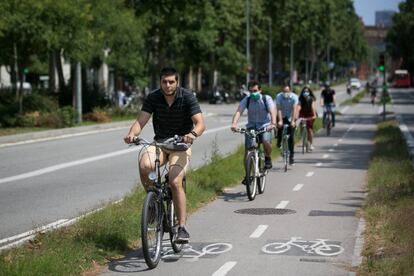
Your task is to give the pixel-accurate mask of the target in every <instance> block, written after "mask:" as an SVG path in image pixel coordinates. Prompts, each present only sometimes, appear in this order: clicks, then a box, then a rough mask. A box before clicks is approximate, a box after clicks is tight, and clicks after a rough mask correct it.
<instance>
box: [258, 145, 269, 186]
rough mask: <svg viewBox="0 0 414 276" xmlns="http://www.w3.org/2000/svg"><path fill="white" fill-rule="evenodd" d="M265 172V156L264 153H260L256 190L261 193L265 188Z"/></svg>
mask: <svg viewBox="0 0 414 276" xmlns="http://www.w3.org/2000/svg"><path fill="white" fill-rule="evenodd" d="M266 173H267V170H266V168H265V158H264V154H263V153H261V156H259V176H258V177H257V182H258V183H257V184H258V185H257V190H258V192H259V194H263V193H264V190H265V188H266Z"/></svg>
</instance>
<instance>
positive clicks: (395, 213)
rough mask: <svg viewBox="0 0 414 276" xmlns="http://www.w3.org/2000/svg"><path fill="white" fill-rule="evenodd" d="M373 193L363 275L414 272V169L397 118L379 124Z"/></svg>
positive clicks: (370, 178)
mask: <svg viewBox="0 0 414 276" xmlns="http://www.w3.org/2000/svg"><path fill="white" fill-rule="evenodd" d="M368 192H369V195H368V197H367V200H366V204H365V206H364V210H363V212H364V217H365V219H366V221H367V226H366V231H365V245H364V250H363V256H364V258H363V263H362V264H361V266H360V267H359V269H358V274H359V275H414V266H413V263H414V197H413V195H414V170H413V167H412V163H411V160H410V156H409V151H408V148H407V145H406V142H405V140H404V137H403V135H402V133H401V132H400V130H399V128H398V124H397V123H396V122H395V121H387V122H384V123H381V124H379V126H378V132H377V134H376V137H375V149H374V152H373V154H372V156H371V160H370V163H369V168H368Z"/></svg>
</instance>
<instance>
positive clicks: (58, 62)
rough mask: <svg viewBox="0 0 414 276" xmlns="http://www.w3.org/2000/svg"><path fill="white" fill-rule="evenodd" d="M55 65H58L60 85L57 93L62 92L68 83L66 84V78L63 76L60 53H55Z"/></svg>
mask: <svg viewBox="0 0 414 276" xmlns="http://www.w3.org/2000/svg"><path fill="white" fill-rule="evenodd" d="M55 64H56V69H57V75H58V83H59V88H58V91H57V92H61V91H62V90H64V89H65V88H66V82H65V77H64V76H63V66H62V59H61V52H60V51H55Z"/></svg>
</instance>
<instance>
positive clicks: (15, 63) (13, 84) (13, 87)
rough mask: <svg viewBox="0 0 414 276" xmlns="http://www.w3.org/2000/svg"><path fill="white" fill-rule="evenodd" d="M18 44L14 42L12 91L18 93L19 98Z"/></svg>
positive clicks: (17, 97)
mask: <svg viewBox="0 0 414 276" xmlns="http://www.w3.org/2000/svg"><path fill="white" fill-rule="evenodd" d="M17 61H18V59H17V45H16V43H13V62H12V64H11V84H12V92H13V93H15V94H16V100H18V99H19V92H18V90H17Z"/></svg>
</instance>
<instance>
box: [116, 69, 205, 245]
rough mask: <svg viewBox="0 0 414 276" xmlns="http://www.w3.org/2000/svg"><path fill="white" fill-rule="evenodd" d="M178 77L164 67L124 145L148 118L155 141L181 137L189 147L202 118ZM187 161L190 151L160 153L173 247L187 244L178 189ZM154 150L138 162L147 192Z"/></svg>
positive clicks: (183, 203)
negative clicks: (171, 209) (172, 213)
mask: <svg viewBox="0 0 414 276" xmlns="http://www.w3.org/2000/svg"><path fill="white" fill-rule="evenodd" d="M178 78H179V74H178V72H177V70H176V69H175V68H172V67H166V68H163V69H162V70H161V73H160V87H161V88H159V89H156V90H154V91H153V92H151V93H150V94H149V95H148V96H147V97H146V98H145V101H144V104H143V106H142V109H141V112H140V114H139V115H138V118H137V119H136V121H135V122H134V123H133V124H132V126H131V128H130V130H129V133H128V135H127V136H126V137H125V138H124V141H125V143H127V144H130V143H132V142H133V139H134V137H135V136H138V135H139V134H140V133H141V131H142V129H143V128H144V126H145V125H146V124H147V122H148V120H149V119H150V118H151V116H152V122H153V128H154V133H155V137H154V140H156V141H162V140H165V139H167V138H170V137H174V135H179V136H182V137H183V142H184V143H188V144H189V145H191V144H192V143H193V141H194V140H195V139H196V138H197V137H198V136H200V135H201V134H202V133H203V132H204V129H205V125H204V118H203V115H202V113H201V109H200V106H199V104H198V102H197V99H196V98H195V97H194V95H193V93H192V92H191V91H189V90H187V89H184V88H182V87H180V86H178ZM190 157H191V148H188V149H187V150H186V151H177V150H174V149H162V152H161V156H160V161H161V165H163V164H165V163H166V162H167V161H168V163H169V173H168V179H169V184H170V187H171V190H172V196H173V202H174V206H175V208H176V211H177V216H178V223H179V227H178V229H177V238H176V242H177V243H187V242H189V239H190V235H189V233H188V231H187V229H186V228H185V223H186V217H187V213H186V195H185V191H184V188H183V186H182V181H183V178H184V176H185V171H186V168H187V165H188V163H189V159H190ZM154 160H155V147H154V146H150V147H148V149H147V151H146V152H145V153H144V154H143V155H142V157H141V159H140V161H139V172H140V178H141V183H142V184H143V186H144V188H145V189H146V190H148V188H149V187H150V185H151V181H150V180H149V178H148V174H149V173H150V172H151V171H154V169H155V164H154Z"/></svg>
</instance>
